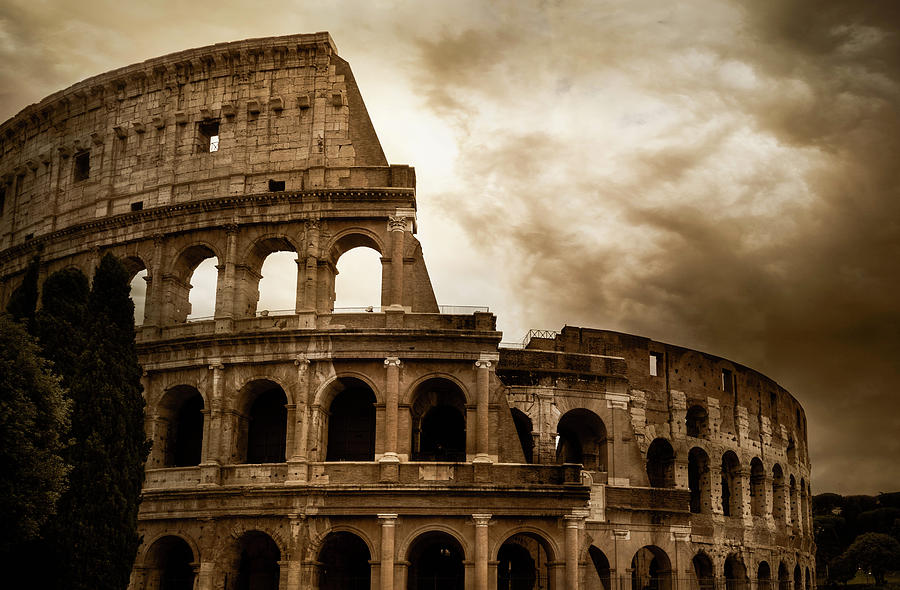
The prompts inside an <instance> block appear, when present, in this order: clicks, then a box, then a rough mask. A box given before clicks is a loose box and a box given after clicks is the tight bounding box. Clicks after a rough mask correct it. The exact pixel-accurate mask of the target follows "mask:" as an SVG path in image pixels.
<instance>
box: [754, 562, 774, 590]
mask: <svg viewBox="0 0 900 590" xmlns="http://www.w3.org/2000/svg"><path fill="white" fill-rule="evenodd" d="M756 587H757V589H758V590H772V569H771V568H770V567H769V564H768V562H766V561H760V562H759V565H758V566H757V568H756Z"/></svg>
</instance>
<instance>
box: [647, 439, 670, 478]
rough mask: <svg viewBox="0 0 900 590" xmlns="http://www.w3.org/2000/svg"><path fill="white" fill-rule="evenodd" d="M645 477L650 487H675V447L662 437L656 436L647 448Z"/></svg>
mask: <svg viewBox="0 0 900 590" xmlns="http://www.w3.org/2000/svg"><path fill="white" fill-rule="evenodd" d="M647 478H648V479H649V480H650V487H651V488H674V487H675V449H673V448H672V444H671V443H670V442H669V441H667V440H666V439H664V438H657V439H655V440H654V441H653V442H652V443H650V448H648V449H647Z"/></svg>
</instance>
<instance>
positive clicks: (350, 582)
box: [319, 531, 371, 590]
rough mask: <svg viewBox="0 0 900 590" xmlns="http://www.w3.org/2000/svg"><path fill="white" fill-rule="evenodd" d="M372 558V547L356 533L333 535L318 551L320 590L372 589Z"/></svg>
mask: <svg viewBox="0 0 900 590" xmlns="http://www.w3.org/2000/svg"><path fill="white" fill-rule="evenodd" d="M370 559H371V555H370V553H369V547H368V546H367V545H366V543H365V541H363V540H362V539H360V538H359V537H357V536H356V535H354V534H353V533H348V532H344V531H341V532H336V533H330V534H329V535H328V536H327V537H326V538H325V543H324V544H323V545H322V550H321V551H319V563H320V564H321V565H320V566H319V590H345V589H347V588H366V589H367V588H369V585H370V584H371V572H370V566H369V560H370Z"/></svg>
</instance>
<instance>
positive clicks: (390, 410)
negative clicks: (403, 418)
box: [384, 356, 400, 457]
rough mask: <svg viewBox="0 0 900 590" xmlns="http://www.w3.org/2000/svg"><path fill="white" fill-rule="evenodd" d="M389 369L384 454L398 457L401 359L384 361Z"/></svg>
mask: <svg viewBox="0 0 900 590" xmlns="http://www.w3.org/2000/svg"><path fill="white" fill-rule="evenodd" d="M384 366H385V368H386V369H387V371H386V373H387V375H386V379H385V381H386V387H385V400H384V428H385V431H384V454H385V455H392V456H394V457H396V456H397V451H398V450H399V449H398V445H397V427H398V412H399V407H400V359H399V358H398V357H396V356H389V357H387V358H386V359H384Z"/></svg>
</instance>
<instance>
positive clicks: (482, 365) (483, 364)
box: [475, 359, 494, 369]
mask: <svg viewBox="0 0 900 590" xmlns="http://www.w3.org/2000/svg"><path fill="white" fill-rule="evenodd" d="M493 364H494V363H493V362H491V361H485V360H481V359H478V360H477V361H475V368H476V369H490V368H491V366H492V365H493Z"/></svg>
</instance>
